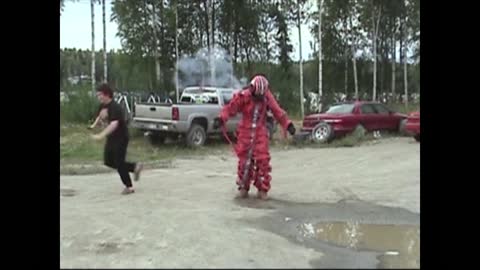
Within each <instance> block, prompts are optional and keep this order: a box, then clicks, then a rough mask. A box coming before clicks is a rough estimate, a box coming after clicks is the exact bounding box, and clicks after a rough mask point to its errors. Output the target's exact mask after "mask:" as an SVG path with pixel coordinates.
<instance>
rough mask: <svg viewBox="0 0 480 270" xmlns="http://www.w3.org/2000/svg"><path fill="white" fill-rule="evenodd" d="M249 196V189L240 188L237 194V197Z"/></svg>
mask: <svg viewBox="0 0 480 270" xmlns="http://www.w3.org/2000/svg"><path fill="white" fill-rule="evenodd" d="M247 197H248V190H246V189H240V190H239V191H238V194H237V198H247Z"/></svg>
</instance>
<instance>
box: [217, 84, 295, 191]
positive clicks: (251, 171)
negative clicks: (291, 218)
mask: <svg viewBox="0 0 480 270" xmlns="http://www.w3.org/2000/svg"><path fill="white" fill-rule="evenodd" d="M267 110H271V112H272V113H273V116H274V117H275V119H276V120H277V121H278V123H279V124H280V125H281V127H282V128H283V129H284V130H288V131H289V132H290V134H292V135H293V134H294V133H295V127H294V126H293V124H292V122H291V121H290V120H289V119H288V116H287V114H286V113H285V111H284V110H282V108H280V106H279V105H278V103H277V101H276V100H275V98H274V96H273V95H272V93H271V92H270V89H269V86H268V81H267V79H266V78H265V77H263V76H261V75H257V76H255V77H254V78H253V79H252V81H251V83H250V85H249V86H248V87H245V88H243V89H242V90H241V91H240V92H238V93H236V94H235V95H234V96H233V99H232V100H231V101H230V103H228V105H226V106H225V107H224V108H223V109H222V111H221V113H220V119H219V120H218V121H219V122H218V123H217V127H218V126H219V125H222V124H224V123H225V122H227V120H228V118H229V117H233V116H235V115H236V114H237V113H242V120H241V121H240V123H239V124H238V126H237V144H236V145H235V148H234V149H235V153H236V154H237V156H238V158H239V160H238V178H237V185H238V186H239V190H240V193H241V196H246V195H247V192H248V190H249V188H250V184H251V183H252V182H253V183H254V185H255V186H256V187H257V189H258V191H259V196H260V197H263V198H266V193H267V192H268V191H269V189H270V181H271V179H272V178H271V176H270V172H271V170H272V168H271V166H270V153H269V138H268V131H267V127H266V123H267Z"/></svg>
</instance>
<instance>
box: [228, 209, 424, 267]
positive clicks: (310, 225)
mask: <svg viewBox="0 0 480 270" xmlns="http://www.w3.org/2000/svg"><path fill="white" fill-rule="evenodd" d="M236 201H237V205H240V206H243V207H249V208H256V209H274V210H273V211H268V212H267V215H266V216H263V217H261V218H257V219H254V220H249V221H246V222H248V223H249V224H250V226H251V224H254V226H258V227H259V228H261V229H263V230H266V231H270V232H272V233H275V234H278V235H280V236H282V237H284V238H286V239H288V240H289V241H292V242H294V243H296V244H299V245H303V246H305V247H306V248H312V249H314V250H316V251H318V252H319V258H318V259H314V260H312V261H310V265H312V267H313V268H357V269H358V268H419V267H420V215H419V214H416V213H412V212H409V211H407V210H405V209H401V208H392V207H384V206H379V205H375V204H371V203H368V202H364V201H359V200H343V201H339V202H337V203H296V202H291V201H283V200H278V199H271V200H268V201H261V200H257V199H246V200H236ZM322 254H323V255H322Z"/></svg>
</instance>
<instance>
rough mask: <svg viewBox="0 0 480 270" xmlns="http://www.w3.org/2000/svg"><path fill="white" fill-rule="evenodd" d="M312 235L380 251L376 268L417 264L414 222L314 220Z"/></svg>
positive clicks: (338, 243) (418, 244)
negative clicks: (379, 222)
mask: <svg viewBox="0 0 480 270" xmlns="http://www.w3.org/2000/svg"><path fill="white" fill-rule="evenodd" d="M313 227H314V230H315V231H314V235H315V239H317V240H320V241H323V242H326V243H328V244H333V245H337V246H340V247H346V248H350V249H354V250H370V251H377V252H379V253H381V255H379V257H378V259H379V261H380V262H379V264H378V267H379V268H418V267H420V228H419V226H417V225H384V224H359V223H358V222H334V223H318V224H316V225H314V226H313Z"/></svg>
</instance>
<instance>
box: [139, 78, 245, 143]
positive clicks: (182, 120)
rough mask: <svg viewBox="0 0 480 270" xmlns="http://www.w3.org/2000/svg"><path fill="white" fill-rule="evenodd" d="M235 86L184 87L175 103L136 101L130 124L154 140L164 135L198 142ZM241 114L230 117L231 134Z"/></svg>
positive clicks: (204, 136)
mask: <svg viewBox="0 0 480 270" xmlns="http://www.w3.org/2000/svg"><path fill="white" fill-rule="evenodd" d="M234 92H235V90H233V89H231V88H218V87H187V88H185V89H184V91H183V93H182V96H181V98H180V102H179V103H178V104H166V103H164V104H152V103H137V104H135V106H134V110H133V122H132V127H133V128H137V129H140V130H142V131H144V132H148V133H149V135H150V136H151V137H152V138H154V139H155V140H156V141H159V142H163V141H164V140H165V138H166V137H170V138H178V136H179V135H182V137H184V138H185V142H186V143H187V145H189V146H201V145H203V144H204V143H205V141H206V139H207V136H208V135H210V134H215V133H217V134H218V133H220V132H221V130H220V129H217V130H214V129H213V121H214V119H215V118H216V117H218V115H219V113H220V110H221V109H222V107H223V106H224V105H225V104H228V102H229V101H230V100H231V99H232V97H233V93H234ZM240 118H241V115H237V116H236V117H233V118H230V119H229V121H228V122H227V132H228V133H230V134H233V133H234V131H235V128H236V126H237V124H238V122H239V121H240Z"/></svg>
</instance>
